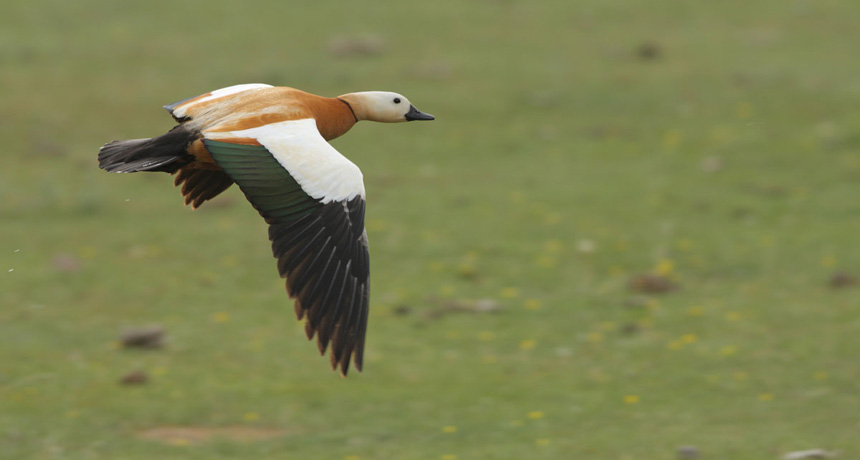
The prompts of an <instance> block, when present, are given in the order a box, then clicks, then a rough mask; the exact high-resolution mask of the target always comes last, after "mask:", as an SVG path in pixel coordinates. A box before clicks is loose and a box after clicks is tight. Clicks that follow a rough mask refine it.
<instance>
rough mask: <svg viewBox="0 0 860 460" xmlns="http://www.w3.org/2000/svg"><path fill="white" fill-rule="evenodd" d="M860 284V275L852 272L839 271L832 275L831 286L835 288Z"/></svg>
mask: <svg viewBox="0 0 860 460" xmlns="http://www.w3.org/2000/svg"><path fill="white" fill-rule="evenodd" d="M858 285H860V277H858V276H855V275H852V274H850V273H844V272H839V273H834V274H833V276H831V277H830V287H832V288H834V289H839V288H845V287H851V286H858Z"/></svg>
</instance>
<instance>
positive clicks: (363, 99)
mask: <svg viewBox="0 0 860 460" xmlns="http://www.w3.org/2000/svg"><path fill="white" fill-rule="evenodd" d="M164 108H165V109H167V110H168V111H169V112H170V114H171V115H172V116H173V118H174V119H175V120H176V121H177V122H178V124H177V125H176V126H175V127H174V128H173V129H171V130H170V131H169V132H167V133H166V134H163V135H161V136H158V137H153V138H150V139H133V140H123V141H114V142H111V143H109V144H106V145H105V146H104V147H102V148H101V150H100V151H99V167H101V168H102V169H104V170H106V171H110V172H119V173H126V172H137V171H161V172H166V173H170V174H175V175H176V179H175V181H174V184H175V185H177V186H179V185H182V189H181V190H182V195H183V196H184V197H185V204H190V205H191V206H192V207H193V208H196V207H197V206H200V205H201V204H203V203H204V202H205V201H207V200H210V199H212V198H213V197H215V196H216V195H218V194H219V193H221V192H223V191H224V190H226V189H227V188H228V187H230V185H232V184H233V183H234V182H235V183H236V184H238V186H239V188H240V189H241V190H242V192H243V193H244V194H245V197H246V198H247V199H248V201H250V202H251V204H252V205H253V206H254V208H256V209H257V211H259V213H260V215H261V216H263V218H265V219H266V222H267V223H268V224H269V240H271V242H272V253H273V255H274V257H275V258H276V259H278V271H279V272H280V274H281V277H282V278H286V288H287V293H288V294H289V296H290V297H291V298H294V299H295V310H296V315H297V316H298V318H299V320H301V319H303V318H304V319H305V332H306V333H307V336H308V339H312V338H313V337H314V335H316V337H317V345H318V347H319V350H320V353H321V354H325V351H326V349H327V348H328V347H329V342H331V351H330V355H331V365H332V368H333V369H336V368H339V370H340V372H341V374H343V375H346V373H347V371H348V369H349V364H350V359H352V360H353V361H354V363H355V367H356V368H357V369H358V370H359V371H360V370H361V367H362V357H363V354H364V341H365V331H366V330H367V316H368V306H369V293H370V290H369V274H370V264H369V256H368V245H367V232H366V231H365V229H364V209H365V194H364V182H363V179H362V174H361V171H360V170H359V169H358V167H357V166H356V165H355V164H353V163H352V162H351V161H349V160H348V159H347V158H346V157H344V156H343V155H341V154H340V152H338V151H337V150H335V149H334V147H332V146H331V145H330V144H329V143H328V142H327V141H329V140H331V139H334V138H336V137H338V136H341V135H343V134H344V133H346V132H347V131H349V129H350V128H352V126H353V125H354V124H355V123H356V122H358V121H360V120H370V121H379V122H387V123H394V122H401V121H411V120H433V119H434V117H433V116H432V115H429V114H426V113H423V112H421V111H419V110H418V109H416V108H415V106H413V105H412V104H410V103H409V100H408V99H406V98H405V97H403V96H401V95H400V94H397V93H391V92H384V91H368V92H359V93H349V94H344V95H342V96H338V97H333V98H329V97H321V96H316V95H313V94H310V93H306V92H303V91H299V90H297V89H293V88H287V87H274V86H271V85H265V84H248V85H237V86H231V87H229V88H223V89H219V90H217V91H212V92H210V93H206V94H203V95H200V96H197V97H193V98H191V99H186V100H183V101H180V102H176V103H174V104H169V105H166V106H164Z"/></svg>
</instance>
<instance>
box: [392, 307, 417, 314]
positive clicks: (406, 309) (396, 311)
mask: <svg viewBox="0 0 860 460" xmlns="http://www.w3.org/2000/svg"><path fill="white" fill-rule="evenodd" d="M391 312H392V313H394V314H395V315H397V316H406V315H408V314H410V313H412V308H411V307H410V306H409V305H398V306H396V307H394V309H393V310H391Z"/></svg>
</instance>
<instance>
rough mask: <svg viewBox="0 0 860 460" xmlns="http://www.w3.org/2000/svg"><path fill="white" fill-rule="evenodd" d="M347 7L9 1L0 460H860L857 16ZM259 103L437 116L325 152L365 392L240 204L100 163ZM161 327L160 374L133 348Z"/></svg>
mask: <svg viewBox="0 0 860 460" xmlns="http://www.w3.org/2000/svg"><path fill="white" fill-rule="evenodd" d="M345 5H346V4H344V3H335V2H325V1H322V2H312V3H311V2H286V1H280V2H279V1H262V0H260V1H251V2H244V3H242V2H231V3H221V2H202V1H196V2H181V3H180V2H168V1H164V0H154V1H150V2H136V3H132V2H107V1H91V0H87V1H79V2H60V1H47V0H36V1H32V2H13V3H10V4H8V5H4V7H3V10H4V12H3V14H2V18H0V119H2V123H0V140H2V143H3V147H4V148H3V155H2V158H3V165H2V168H0V198H2V199H0V458H2V459H130V460H132V459H155V458H158V459H222V458H223V459H227V458H229V459H261V458H267V459H268V458H271V459H284V458H287V459H343V460H359V459H360V460H368V459H407V460H408V459H445V460H455V459H456V460H465V459H559V458H590V459H618V460H634V459H636V460H639V459H643V460H652V459H661V458H662V459H669V458H673V457H674V456H675V450H676V449H677V447H678V446H681V445H691V446H695V447H696V448H697V449H698V450H699V451H700V452H701V454H702V458H705V459H718V458H731V459H734V460H745V459H763V458H778V457H779V456H780V455H781V454H783V453H785V452H789V451H795V450H803V449H811V448H826V449H832V450H839V451H841V452H842V458H860V442H858V439H860V384H858V381H860V353H858V351H860V287H857V286H855V287H846V288H843V289H833V288H831V287H830V285H829V279H830V277H831V276H832V275H833V274H834V273H838V272H845V273H848V274H852V273H853V274H855V275H856V274H860V245H858V235H860V109H858V106H860V105H858V102H860V60H858V59H857V47H858V44H860V29H858V28H857V26H856V18H857V15H858V14H860V5H852V4H850V3H849V2H840V1H837V0H820V1H809V0H797V1H792V2H784V1H776V0H765V1H760V2H748V1H741V0H727V1H723V2H710V3H702V2H681V1H669V0H658V1H653V2H637V1H633V0H610V1H587V2H570V1H561V0H559V1H545V2H525V1H513V0H495V1H493V0H484V1H471V2H465V1H455V0H438V1H433V2H409V3H406V2H399V3H397V4H396V5H395V4H392V3H390V2H379V3H371V4H364V3H362V4H361V5H360V6H359V4H355V5H353V6H349V7H346V6H345ZM350 5H352V4H350ZM345 8H348V9H345ZM249 82H266V83H271V84H276V85H286V86H294V87H298V88H301V89H304V90H307V91H311V92H314V93H317V94H323V95H337V94H342V93H347V92H352V91H358V90H375V89H386V90H393V91H398V92H402V93H404V94H405V95H407V96H408V97H409V98H410V99H411V100H412V102H414V103H415V105H416V106H418V107H419V108H420V109H422V110H424V111H427V112H429V113H432V114H434V115H436V117H437V120H436V121H435V122H432V123H410V124H405V125H381V124H370V123H368V124H361V125H359V126H357V127H356V128H354V129H353V131H352V132H350V133H349V134H348V135H347V136H345V137H344V138H342V139H338V140H336V141H335V142H334V145H335V147H336V148H338V149H339V150H340V151H341V152H343V153H344V154H345V155H347V156H348V157H350V158H351V159H352V160H353V161H355V162H356V163H357V164H358V165H359V166H360V167H361V168H362V170H363V171H364V175H365V182H366V186H367V190H368V200H369V201H368V216H367V225H368V233H369V236H370V241H371V248H372V273H373V282H372V286H373V289H372V294H371V295H372V304H371V316H370V326H369V340H368V349H367V353H366V362H365V372H364V373H361V374H359V373H353V374H350V376H349V377H348V378H347V379H341V378H340V377H339V376H338V375H337V374H336V373H333V372H331V371H330V370H329V369H328V366H327V359H324V358H321V357H319V356H318V355H317V353H316V347H315V345H314V344H313V343H309V342H307V341H306V340H305V339H304V335H303V331H302V325H301V324H300V323H298V322H296V321H295V318H294V316H293V307H292V305H291V302H289V301H288V299H287V298H286V296H285V294H284V288H283V281H282V280H280V279H279V278H278V276H277V272H276V268H275V262H274V260H273V259H272V258H271V252H270V248H269V243H268V241H267V239H266V226H265V224H264V222H263V221H262V219H260V218H259V217H258V216H257V214H256V212H255V211H254V210H253V209H252V208H251V207H250V206H249V205H248V204H247V203H246V202H245V200H244V198H243V197H242V195H241V193H240V192H239V191H238V190H237V189H235V187H234V188H233V189H231V190H229V191H228V192H226V193H225V194H224V196H222V197H220V198H218V199H216V200H215V201H214V202H212V203H209V204H207V205H204V206H203V207H202V208H201V209H199V210H197V211H194V212H192V211H191V210H190V208H185V207H183V206H182V201H181V197H180V196H179V193H178V191H177V190H176V189H174V188H173V187H172V178H170V177H168V176H166V175H163V174H134V175H111V174H107V173H104V172H103V171H100V170H99V169H98V168H97V164H96V153H97V150H98V148H99V147H100V146H101V145H102V144H103V143H105V142H107V141H110V140H113V139H120V138H134V137H147V136H152V135H157V134H159V133H161V132H164V131H166V130H167V129H169V128H170V127H171V126H172V123H171V120H170V118H169V116H168V115H167V114H166V113H165V112H164V111H163V110H162V109H161V108H160V107H161V105H163V104H166V103H169V102H173V101H176V100H179V99H183V98H186V97H189V96H193V95H196V94H200V93H203V92H206V91H209V90H211V89H215V88H219V87H223V86H228V85H232V84H236V83H249ZM645 273H652V274H657V275H662V276H664V277H666V278H667V279H669V280H671V281H672V282H673V283H675V284H676V285H677V289H675V290H673V291H671V292H667V293H648V292H644V293H643V292H635V291H632V290H631V289H630V288H629V284H630V282H631V279H633V278H634V277H636V276H638V275H640V274H645ZM477 301H481V302H480V304H481V305H490V306H492V307H495V308H494V311H492V312H489V313H481V312H476V311H473V310H474V309H472V308H470V307H471V306H473V305H474V304H475V303H476V302H477ZM149 324H158V325H161V326H162V327H164V328H165V330H166V331H167V336H168V337H167V340H168V343H167V346H166V347H164V348H162V349H159V350H126V349H122V348H121V347H119V345H118V342H117V340H118V337H119V335H120V333H121V331H122V330H124V329H126V328H129V327H137V326H142V325H149ZM133 371H142V372H144V373H146V374H147V375H148V376H149V381H148V382H147V383H146V384H141V385H122V384H120V383H119V380H120V379H121V378H122V377H123V376H124V375H126V374H128V373H129V372H133Z"/></svg>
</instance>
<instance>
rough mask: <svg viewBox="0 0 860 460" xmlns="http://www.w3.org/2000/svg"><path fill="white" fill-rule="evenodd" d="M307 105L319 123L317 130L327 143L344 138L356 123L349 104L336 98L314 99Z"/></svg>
mask: <svg viewBox="0 0 860 460" xmlns="http://www.w3.org/2000/svg"><path fill="white" fill-rule="evenodd" d="M306 104H307V107H308V109H309V110H310V111H311V112H312V113H313V117H314V119H316V121H317V129H318V130H319V132H320V134H322V136H323V137H324V138H325V140H327V141H328V140H332V139H334V138H336V137H340V136H342V135H343V134H345V133H346V132H347V131H349V129H350V128H352V125H354V124H355V122H356V117H355V114H354V113H353V112H352V109H351V108H350V106H349V104H347V103H346V102H345V101H342V100H340V99H338V98H336V97H320V98H312V99H310V100H308V101H307V102H306Z"/></svg>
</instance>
